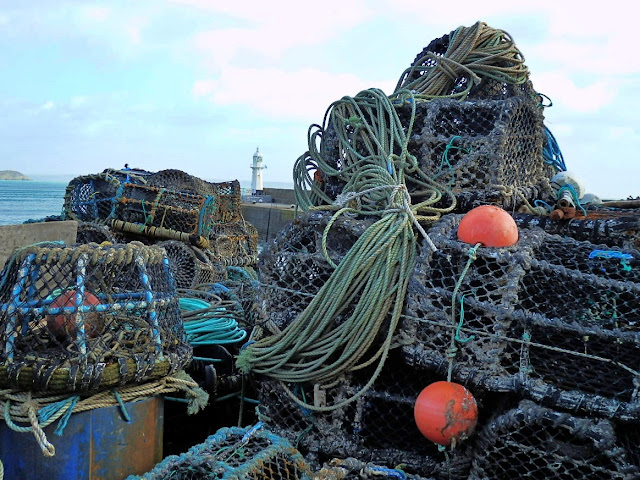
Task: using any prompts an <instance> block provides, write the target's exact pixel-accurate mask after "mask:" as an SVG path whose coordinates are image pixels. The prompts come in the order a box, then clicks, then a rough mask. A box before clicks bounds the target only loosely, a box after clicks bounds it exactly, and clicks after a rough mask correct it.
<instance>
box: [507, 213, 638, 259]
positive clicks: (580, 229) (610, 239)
mask: <svg viewBox="0 0 640 480" xmlns="http://www.w3.org/2000/svg"><path fill="white" fill-rule="evenodd" d="M578 214H580V212H578ZM514 219H515V221H516V223H517V224H518V226H519V227H520V228H535V227H539V228H541V229H543V230H544V231H545V232H547V233H551V234H556V235H560V236H563V237H564V236H567V237H571V238H574V239H576V240H582V241H585V240H586V241H588V242H591V243H595V244H606V245H608V246H610V247H620V248H623V249H625V248H626V249H629V248H631V249H636V250H637V249H638V247H640V210H638V209H635V210H616V209H605V208H598V209H596V210H591V209H590V210H587V216H586V217H584V216H576V217H575V218H572V219H571V221H568V222H567V221H562V220H552V219H551V218H550V217H549V216H546V215H542V216H541V215H529V214H524V213H521V214H516V215H514Z"/></svg>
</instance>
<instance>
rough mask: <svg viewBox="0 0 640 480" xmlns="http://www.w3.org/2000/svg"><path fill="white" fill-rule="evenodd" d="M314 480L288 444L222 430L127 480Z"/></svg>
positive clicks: (252, 431) (254, 432) (257, 432)
mask: <svg viewBox="0 0 640 480" xmlns="http://www.w3.org/2000/svg"><path fill="white" fill-rule="evenodd" d="M168 478H170V479H172V480H205V479H211V480H213V479H215V480H241V479H252V480H311V470H310V468H309V465H308V464H307V463H306V462H305V460H304V458H303V457H302V455H300V453H299V452H298V451H297V450H295V449H294V448H292V447H291V445H290V444H289V442H287V441H286V440H284V439H282V438H280V437H278V436H277V435H274V434H272V433H271V432H268V431H266V430H264V429H262V428H259V429H256V427H251V428H238V427H230V428H221V429H220V430H218V431H217V432H216V433H215V434H214V435H211V436H210V437H208V438H207V439H206V440H205V441H204V442H203V443H201V444H198V445H196V446H195V447H192V448H191V449H189V451H188V452H186V453H183V454H181V455H171V456H169V457H167V458H165V459H164V460H163V461H162V462H161V463H159V464H158V465H156V467H155V468H154V469H153V470H151V471H150V472H148V473H145V474H144V475H141V476H133V475H132V476H129V477H128V480H164V479H168Z"/></svg>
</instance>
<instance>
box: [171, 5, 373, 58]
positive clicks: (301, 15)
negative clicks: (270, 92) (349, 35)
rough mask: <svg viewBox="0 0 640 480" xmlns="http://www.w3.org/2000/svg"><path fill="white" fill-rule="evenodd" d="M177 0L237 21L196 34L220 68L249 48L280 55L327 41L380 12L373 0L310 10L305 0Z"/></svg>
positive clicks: (263, 54)
mask: <svg viewBox="0 0 640 480" xmlns="http://www.w3.org/2000/svg"><path fill="white" fill-rule="evenodd" d="M174 1H175V2H176V3H180V4H186V5H191V6H195V7H198V8H202V9H206V10H208V11H211V12H215V13H216V14H226V15H228V16H229V17H232V18H233V19H234V20H235V23H236V24H237V25H236V26H233V27H226V28H219V29H215V30H205V31H202V32H200V33H198V34H197V35H195V38H194V44H195V46H196V47H197V48H199V49H201V50H203V51H205V52H207V53H208V54H209V55H210V58H209V60H210V61H211V62H212V63H213V65H214V66H215V67H216V68H219V69H221V68H225V67H226V66H227V65H228V64H230V63H236V64H237V63H241V62H242V60H241V55H242V54H243V52H253V53H256V54H258V55H260V56H261V57H262V58H265V59H271V60H274V59H278V58H280V57H281V56H282V55H283V54H284V53H285V52H287V51H288V50H290V49H292V48H301V47H304V46H308V45H316V44H322V43H326V42H328V41H329V40H331V39H332V38H334V37H335V36H336V35H338V34H340V33H341V32H344V31H347V30H349V29H353V28H356V27H357V26H358V25H360V24H362V23H364V22H366V21H367V20H368V19H370V18H371V17H373V16H374V11H373V10H372V9H371V8H370V7H369V6H368V4H369V3H370V2H366V1H365V0H356V1H353V2H344V1H342V0H327V1H325V2H323V3H322V6H321V7H319V8H315V9H313V10H312V11H309V6H308V5H307V4H305V3H304V2H297V1H290V0H275V1H270V2H250V4H249V5H247V4H246V3H245V2H228V1H225V2H221V1H204V0H174Z"/></svg>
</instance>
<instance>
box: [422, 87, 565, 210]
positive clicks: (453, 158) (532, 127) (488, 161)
mask: <svg viewBox="0 0 640 480" xmlns="http://www.w3.org/2000/svg"><path fill="white" fill-rule="evenodd" d="M416 108H417V112H416V116H417V117H418V118H421V125H422V128H421V129H420V130H419V131H418V132H417V134H416V135H414V137H413V141H414V142H415V144H414V148H415V149H416V151H417V158H418V162H419V166H420V168H421V170H422V171H423V172H424V173H426V174H427V176H428V177H430V178H434V179H436V180H437V181H438V182H439V183H441V184H443V185H451V187H452V189H453V191H454V193H455V194H456V195H457V196H459V199H460V201H461V203H462V205H461V207H466V208H472V207H473V206H476V205H478V204H481V203H488V201H491V203H497V204H499V205H501V206H503V207H505V208H511V207H514V206H515V205H517V202H518V201H520V198H517V197H513V196H509V195H508V194H507V193H506V192H505V191H504V190H501V189H496V186H502V187H507V188H521V189H523V191H525V192H526V193H529V195H525V196H528V197H529V198H537V196H538V194H539V193H541V192H542V191H544V190H545V186H546V185H547V182H546V181H547V180H548V179H549V178H551V177H552V176H553V174H554V173H555V171H554V170H553V168H552V167H550V166H549V165H547V164H545V162H544V160H543V156H542V149H543V144H544V139H545V134H544V125H543V117H542V113H541V110H540V108H538V104H537V101H536V100H533V99H532V98H531V97H527V96H514V97H511V98H507V99H503V100H473V101H459V100H452V99H434V100H431V101H429V102H419V103H418V104H417V105H416ZM546 188H548V187H546Z"/></svg>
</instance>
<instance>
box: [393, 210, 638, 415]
mask: <svg viewBox="0 0 640 480" xmlns="http://www.w3.org/2000/svg"><path fill="white" fill-rule="evenodd" d="M459 220H460V217H459V216H457V215H450V216H448V217H446V218H445V219H443V220H442V221H441V222H439V223H438V224H437V225H436V226H434V227H433V229H432V231H430V235H431V236H432V239H433V240H434V242H435V243H436V245H438V247H439V250H438V252H436V253H432V252H431V251H430V250H429V249H428V247H425V250H424V251H423V253H422V255H421V258H420V261H419V263H418V265H417V267H416V270H415V275H414V283H416V284H417V285H416V286H415V291H416V292H420V293H413V292H409V294H408V295H407V303H406V310H405V313H406V315H405V318H404V320H403V323H402V325H401V327H400V330H401V331H403V332H404V333H405V334H406V335H407V336H409V337H410V338H411V337H414V338H415V341H414V342H413V343H412V344H409V345H406V346H405V347H403V353H404V355H405V359H406V361H407V362H408V363H409V364H412V365H417V366H420V367H423V368H427V369H434V370H437V371H440V372H443V371H445V369H446V368H448V366H449V362H453V365H452V369H453V375H454V377H455V378H457V379H458V380H459V381H463V382H469V383H471V384H474V385H482V386H483V387H485V388H487V389H489V390H493V391H514V392H518V393H521V394H524V395H525V396H528V397H530V398H532V399H535V400H537V401H539V402H541V403H543V404H548V405H550V406H555V407H558V408H561V409H567V410H574V411H583V412H590V413H595V414H598V415H602V416H605V417H610V418H618V419H621V420H625V421H630V420H637V419H639V418H640V411H639V407H640V405H639V404H638V399H637V395H636V394H635V393H634V392H635V391H637V388H638V381H639V379H638V373H637V371H638V358H640V356H639V354H640V350H639V349H640V343H639V341H640V336H639V334H638V332H637V331H636V329H635V327H634V325H635V322H636V321H637V318H638V316H639V314H640V311H639V306H638V302H637V295H638V289H639V288H640V278H639V275H640V273H638V272H639V271H640V270H638V267H639V266H640V265H639V262H640V254H639V253H638V252H637V251H636V250H625V251H622V250H619V249H615V248H610V247H607V246H603V245H595V244H592V243H590V242H586V241H577V240H574V239H572V238H568V237H559V236H557V235H551V234H548V233H546V232H544V231H542V230H540V229H531V230H528V229H521V230H520V239H519V241H518V243H517V244H516V245H515V246H513V247H508V248H485V247H480V248H478V249H477V251H476V252H475V260H472V261H471V263H470V264H469V268H468V270H467V271H466V272H465V271H464V267H465V266H466V265H467V262H468V260H469V256H468V255H465V254H463V252H464V251H465V250H466V249H468V248H469V247H470V246H469V245H466V244H463V243H461V242H459V241H458V240H457V238H456V229H457V225H458V223H459ZM449 259H450V262H449ZM447 263H448V265H449V266H448V267H447ZM463 272H464V275H463ZM456 283H459V284H460V287H459V295H458V296H457V298H456V300H455V315H454V314H452V311H451V309H452V305H453V304H454V302H453V300H452V296H453V291H454V288H455V285H456ZM419 288H422V291H420V290H418V289H419ZM456 336H457V339H456V341H455V343H454V346H455V351H453V352H451V351H450V350H449V348H450V345H451V343H450V342H451V339H452V337H454V338H455V337H456ZM450 353H453V355H450Z"/></svg>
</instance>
